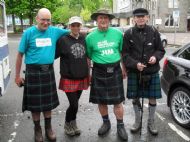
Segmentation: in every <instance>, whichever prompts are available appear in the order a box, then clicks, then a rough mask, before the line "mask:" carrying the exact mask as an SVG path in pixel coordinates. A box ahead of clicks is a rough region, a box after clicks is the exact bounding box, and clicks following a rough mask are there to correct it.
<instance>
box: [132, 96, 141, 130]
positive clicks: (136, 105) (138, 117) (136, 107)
mask: <svg viewBox="0 0 190 142" xmlns="http://www.w3.org/2000/svg"><path fill="white" fill-rule="evenodd" d="M132 103H133V109H134V112H135V123H134V124H133V126H132V128H131V132H132V133H135V132H138V131H139V130H140V128H141V103H140V100H139V99H133V101H132Z"/></svg>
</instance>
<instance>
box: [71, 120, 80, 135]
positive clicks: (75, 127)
mask: <svg viewBox="0 0 190 142" xmlns="http://www.w3.org/2000/svg"><path fill="white" fill-rule="evenodd" d="M70 125H71V126H72V127H73V130H74V132H75V134H76V135H80V133H81V130H80V129H79V128H78V126H77V122H76V120H73V121H71V122H70Z"/></svg>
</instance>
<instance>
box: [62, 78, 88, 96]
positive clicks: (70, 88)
mask: <svg viewBox="0 0 190 142" xmlns="http://www.w3.org/2000/svg"><path fill="white" fill-rule="evenodd" d="M88 87H89V77H87V78H84V79H80V80H79V79H77V80H74V79H66V78H61V79H60V82H59V89H60V90H63V91H65V92H75V91H78V90H87V89H88Z"/></svg>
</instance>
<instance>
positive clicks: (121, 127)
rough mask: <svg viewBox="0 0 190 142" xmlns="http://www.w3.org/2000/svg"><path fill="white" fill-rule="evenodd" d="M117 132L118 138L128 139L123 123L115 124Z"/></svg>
mask: <svg viewBox="0 0 190 142" xmlns="http://www.w3.org/2000/svg"><path fill="white" fill-rule="evenodd" d="M117 134H118V136H119V138H120V139H122V140H123V141H128V135H127V132H126V130H125V126H124V124H119V125H117Z"/></svg>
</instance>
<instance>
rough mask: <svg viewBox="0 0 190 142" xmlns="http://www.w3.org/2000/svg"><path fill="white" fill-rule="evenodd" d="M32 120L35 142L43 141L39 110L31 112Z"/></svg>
mask: <svg viewBox="0 0 190 142" xmlns="http://www.w3.org/2000/svg"><path fill="white" fill-rule="evenodd" d="M32 119H33V122H34V135H35V136H34V138H35V142H43V136H42V129H41V126H40V112H32Z"/></svg>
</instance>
